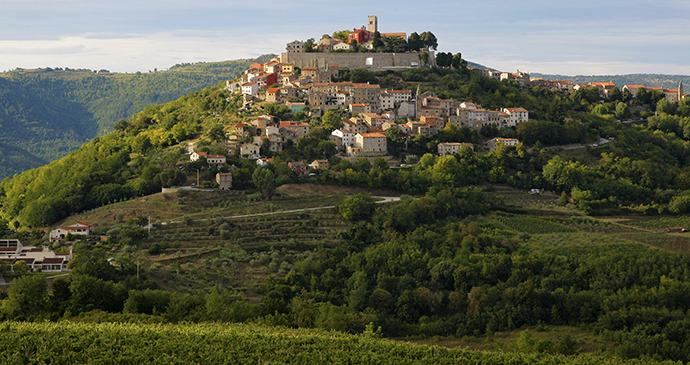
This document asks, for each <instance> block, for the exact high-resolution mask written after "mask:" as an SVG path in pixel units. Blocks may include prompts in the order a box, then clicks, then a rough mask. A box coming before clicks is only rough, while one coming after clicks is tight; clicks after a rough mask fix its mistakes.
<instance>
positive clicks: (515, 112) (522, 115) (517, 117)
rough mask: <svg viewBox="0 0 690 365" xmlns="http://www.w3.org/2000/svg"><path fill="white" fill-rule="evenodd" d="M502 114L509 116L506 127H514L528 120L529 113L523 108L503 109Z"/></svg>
mask: <svg viewBox="0 0 690 365" xmlns="http://www.w3.org/2000/svg"><path fill="white" fill-rule="evenodd" d="M503 112H504V113H507V114H508V115H509V118H508V121H507V122H508V123H507V124H506V126H508V127H514V126H516V125H518V124H520V123H522V122H526V121H528V120H529V112H528V111H527V110H526V109H523V108H503Z"/></svg>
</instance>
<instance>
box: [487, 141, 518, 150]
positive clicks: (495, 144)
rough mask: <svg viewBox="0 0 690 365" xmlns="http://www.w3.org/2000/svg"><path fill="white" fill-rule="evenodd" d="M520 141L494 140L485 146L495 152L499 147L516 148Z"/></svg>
mask: <svg viewBox="0 0 690 365" xmlns="http://www.w3.org/2000/svg"><path fill="white" fill-rule="evenodd" d="M518 143H520V141H519V140H518V139H516V138H494V139H492V140H490V141H489V142H487V145H488V146H489V148H490V149H491V150H492V151H495V150H496V148H497V147H498V146H499V145H503V146H517V144H518Z"/></svg>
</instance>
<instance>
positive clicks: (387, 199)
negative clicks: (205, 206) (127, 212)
mask: <svg viewBox="0 0 690 365" xmlns="http://www.w3.org/2000/svg"><path fill="white" fill-rule="evenodd" d="M372 198H375V199H382V200H379V201H377V202H376V204H383V203H389V202H394V201H398V200H400V197H399V196H372ZM332 208H335V205H327V206H322V207H314V208H300V209H290V210H276V211H274V212H264V213H254V214H242V215H230V216H225V217H222V218H225V219H233V218H246V217H257V216H262V215H271V214H284V213H297V212H308V211H311V210H321V209H332ZM210 219H215V218H204V219H195V221H207V220H210ZM180 222H182V221H170V222H169V223H166V222H161V225H163V226H164V225H166V224H172V223H180Z"/></svg>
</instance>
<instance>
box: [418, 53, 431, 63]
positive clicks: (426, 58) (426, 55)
mask: <svg viewBox="0 0 690 365" xmlns="http://www.w3.org/2000/svg"><path fill="white" fill-rule="evenodd" d="M419 60H420V61H422V62H424V64H425V65H426V64H427V63H429V53H428V52H424V53H422V54H420V55H419Z"/></svg>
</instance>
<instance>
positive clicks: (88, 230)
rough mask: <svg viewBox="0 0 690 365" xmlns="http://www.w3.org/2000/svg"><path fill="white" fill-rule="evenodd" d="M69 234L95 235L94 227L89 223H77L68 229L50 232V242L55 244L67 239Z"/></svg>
mask: <svg viewBox="0 0 690 365" xmlns="http://www.w3.org/2000/svg"><path fill="white" fill-rule="evenodd" d="M68 234H72V235H79V236H91V235H93V226H91V225H90V224H88V223H82V222H77V223H76V224H73V225H71V226H68V227H58V228H56V229H54V230H52V231H50V241H51V242H53V241H59V240H62V239H65V237H67V235H68Z"/></svg>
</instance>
